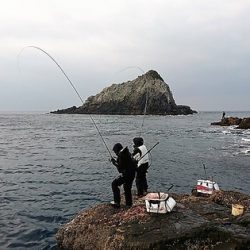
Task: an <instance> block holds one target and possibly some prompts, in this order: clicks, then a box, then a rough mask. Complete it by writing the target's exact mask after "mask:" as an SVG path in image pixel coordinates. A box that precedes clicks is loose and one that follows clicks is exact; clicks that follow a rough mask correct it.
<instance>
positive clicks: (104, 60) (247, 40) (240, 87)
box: [0, 0, 250, 111]
mask: <svg viewBox="0 0 250 250" xmlns="http://www.w3.org/2000/svg"><path fill="white" fill-rule="evenodd" d="M249 13H250V1H248V0H245V1H244V0H237V1H236V0H219V1H218V0H216V1H215V0H202V1H201V0H196V1H195V0H171V1H170V0H154V1H153V0H151V1H149V0H140V1H139V0H105V1H101V0H91V1H85V0H79V1H78V0H72V1H65V0H42V1H40V0H39V1H38V0H22V1H20V0H8V1H7V0H1V9H0V41H1V42H0V111H22V110H27V111H30V110H32V111H35V110H37V111H50V110H55V109H58V108H60V109H61V108H66V107H70V106H73V105H76V106H80V105H81V101H80V99H79V98H78V97H77V95H76V94H75V92H74V90H73V89H72V88H71V86H70V85H69V83H68V82H67V80H66V79H65V77H64V76H63V74H62V73H61V72H60V70H58V68H57V67H56V65H55V64H54V63H53V62H52V61H51V60H50V59H49V58H48V57H47V56H46V55H44V54H42V53H41V52H40V51H38V50H35V49H31V48H26V49H24V50H23V51H22V53H21V54H20V56H19V65H20V67H18V55H19V53H20V51H21V50H22V48H24V47H25V46H29V45H33V46H38V47H41V48H42V49H44V50H46V51H47V52H48V53H50V54H51V55H52V56H53V57H54V58H55V59H56V60H57V61H58V63H59V64H60V65H61V66H62V68H63V69H64V70H65V72H66V73H67V74H68V76H69V78H70V79H71V80H72V82H73V83H74V84H75V87H76V88H77V90H78V92H79V93H80V95H81V96H82V98H83V100H85V99H86V98H87V97H88V96H90V95H95V94H97V93H98V92H100V91H101V90H102V89H103V88H104V87H107V86H109V85H110V84H112V83H121V82H124V81H127V80H132V79H135V78H136V77H137V76H138V75H141V74H142V72H141V71H140V70H138V68H130V69H127V70H124V69H125V68H127V67H130V66H137V67H140V68H142V69H143V70H144V71H148V70H150V69H154V70H156V71H157V72H158V73H159V74H160V75H161V76H162V78H163V79H164V80H165V82H166V83H168V84H169V86H170V89H171V90H172V92H173V95H174V99H175V101H176V103H177V104H185V105H189V106H191V108H193V109H196V110H226V111H227V110H233V111H235V110H248V111H249V110H250V15H249Z"/></svg>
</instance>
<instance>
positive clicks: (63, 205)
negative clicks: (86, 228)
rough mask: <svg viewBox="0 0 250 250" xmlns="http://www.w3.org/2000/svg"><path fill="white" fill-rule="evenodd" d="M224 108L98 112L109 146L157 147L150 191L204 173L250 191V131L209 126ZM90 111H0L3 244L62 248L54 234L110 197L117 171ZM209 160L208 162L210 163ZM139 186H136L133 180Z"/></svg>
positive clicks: (192, 181) (181, 189) (182, 187)
mask: <svg viewBox="0 0 250 250" xmlns="http://www.w3.org/2000/svg"><path fill="white" fill-rule="evenodd" d="M221 116H222V112H199V113H198V114H194V115H188V116H151V115H146V116H117V115H112V116H109V115H92V116H91V117H92V118H93V120H94V122H95V123H96V126H97V127H98V130H99V131H100V133H101V135H102V137H103V139H104V141H105V143H106V145H107V147H108V149H109V151H110V152H111V153H112V147H113V145H114V144H115V143H117V142H120V143H121V144H122V145H123V146H127V147H128V148H129V150H130V151H132V150H133V143H132V140H133V138H134V137H137V136H142V137H143V138H144V141H145V145H146V146H147V148H148V149H151V148H152V147H153V146H154V145H155V144H156V143H158V142H159V144H158V145H157V146H155V147H154V148H153V149H152V150H151V152H150V168H149V170H148V184H149V190H150V191H152V192H159V191H160V192H166V191H167V190H168V188H169V187H170V186H171V185H172V184H173V185H174V186H173V188H172V189H171V192H175V193H189V194H190V193H191V190H192V188H193V187H194V186H195V185H196V182H197V180H198V179H204V178H210V179H212V180H214V181H216V182H217V183H218V185H219V187H220V188H221V189H223V190H234V191H240V192H243V193H247V194H250V186H249V179H250V130H238V129H235V128H234V127H219V126H211V125H210V123H211V122H215V121H219V120H220V119H221ZM226 116H237V117H250V112H226ZM91 117H90V116H89V115H70V114H63V115H59V114H49V113H46V112H36V113H34V112H22V113H20V112H19V113H13V112H12V113H10V112H1V113H0V159H1V161H0V190H1V193H0V215H1V216H0V249H57V246H56V239H55V235H56V232H57V230H58V228H60V226H61V225H63V224H65V223H67V222H69V221H70V220H71V219H73V218H74V216H75V215H76V214H78V213H79V212H81V211H83V210H86V209H88V208H90V207H92V206H95V205H97V204H101V203H107V202H109V201H111V200H112V190H111V182H112V180H113V179H114V178H115V177H117V176H118V173H117V170H116V168H115V167H114V166H113V165H112V164H111V163H110V161H109V159H110V153H109V151H108V150H107V148H106V147H105V145H104V143H103V141H102V139H101V137H100V135H99V133H98V131H97V129H96V127H95V126H94V124H93V122H92V120H91ZM204 166H205V167H204ZM133 189H135V186H133Z"/></svg>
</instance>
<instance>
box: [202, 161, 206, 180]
mask: <svg viewBox="0 0 250 250" xmlns="http://www.w3.org/2000/svg"><path fill="white" fill-rule="evenodd" d="M202 165H203V168H204V171H205V177H206V179H207V171H206V166H205V164H204V163H202Z"/></svg>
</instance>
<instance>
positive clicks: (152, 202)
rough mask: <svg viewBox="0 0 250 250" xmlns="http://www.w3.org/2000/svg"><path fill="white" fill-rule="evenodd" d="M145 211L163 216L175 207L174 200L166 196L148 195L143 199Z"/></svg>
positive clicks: (160, 193) (163, 194)
mask: <svg viewBox="0 0 250 250" xmlns="http://www.w3.org/2000/svg"><path fill="white" fill-rule="evenodd" d="M144 199H145V203H146V209H147V212H149V213H160V214H165V213H167V212H171V211H172V209H173V208H174V206H175V205H176V202H175V200H174V199H173V198H172V197H169V196H168V194H165V193H162V192H159V193H149V194H147V195H146V196H145V197H144Z"/></svg>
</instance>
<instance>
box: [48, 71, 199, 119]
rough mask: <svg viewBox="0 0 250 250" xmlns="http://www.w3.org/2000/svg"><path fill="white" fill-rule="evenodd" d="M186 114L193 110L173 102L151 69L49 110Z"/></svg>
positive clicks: (57, 112)
mask: <svg viewBox="0 0 250 250" xmlns="http://www.w3.org/2000/svg"><path fill="white" fill-rule="evenodd" d="M145 107H146V114H148V115H188V114H193V113H197V112H196V111H194V110H192V109H191V108H190V107H189V106H185V105H177V104H176V103H175V100H174V97H173V94H172V92H171V91H170V88H169V86H168V84H166V83H165V82H164V80H163V79H162V77H161V76H160V75H159V74H158V73H157V72H156V71H154V70H150V71H148V72H147V73H145V74H144V75H142V76H139V77H137V78H136V79H135V80H133V81H128V82H124V83H121V84H112V85H111V86H109V87H107V88H104V89H103V90H102V91H101V92H100V93H99V94H97V95H95V96H90V97H89V98H88V99H87V100H86V101H85V103H84V104H83V105H82V106H80V107H76V106H73V107H70V108H67V109H62V110H57V111H53V112H51V113H54V114H108V115H141V114H144V110H145Z"/></svg>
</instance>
